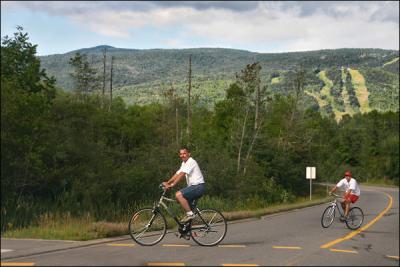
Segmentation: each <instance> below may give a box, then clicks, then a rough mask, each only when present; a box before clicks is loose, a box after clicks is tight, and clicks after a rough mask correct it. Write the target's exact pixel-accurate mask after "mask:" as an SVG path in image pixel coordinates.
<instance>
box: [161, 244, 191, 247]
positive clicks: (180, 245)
mask: <svg viewBox="0 0 400 267" xmlns="http://www.w3.org/2000/svg"><path fill="white" fill-rule="evenodd" d="M162 246H163V247H190V245H183V244H164V245H162Z"/></svg>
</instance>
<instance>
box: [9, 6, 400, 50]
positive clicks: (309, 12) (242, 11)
mask: <svg viewBox="0 0 400 267" xmlns="http://www.w3.org/2000/svg"><path fill="white" fill-rule="evenodd" d="M18 6H23V7H25V8H29V9H31V10H35V11H37V12H47V13H48V14H51V15H56V16H66V17H68V18H70V19H71V20H72V21H73V22H75V23H77V24H78V25H79V26H80V27H86V28H87V29H89V30H90V31H93V32H97V33H99V34H101V35H105V36H110V37H119V38H128V37H130V36H132V35H133V34H134V33H137V31H138V30H140V29H143V28H149V27H150V28H156V29H160V30H161V29H169V30H172V29H176V30H177V31H179V32H178V33H177V34H176V36H180V38H181V39H177V38H178V37H176V36H174V37H173V38H170V39H168V40H165V39H164V40H162V42H164V45H166V46H171V45H174V44H175V45H176V46H182V45H183V44H188V43H193V42H191V39H197V40H201V41H202V42H203V43H208V44H211V45H210V46H220V47H221V46H226V47H227V46H232V47H235V46H238V47H246V46H252V47H255V46H257V47H262V46H263V45H265V46H267V47H270V46H271V44H273V47H277V48H276V50H275V51H269V52H284V51H304V50H316V49H326V48H342V47H371V48H374V47H375V48H385V49H398V48H399V2H398V1H387V2H370V1H337V2H317V1H310V2H307V1H306V2H293V1H291V2H286V1H282V2H279V1H266V2H250V3H248V4H246V2H219V1H216V2H213V1H211V2H195V1H194V2H190V1H189V2H185V1H184V2H179V1H172V2H154V3H153V2H130V1H128V2H111V1H110V2H109V1H104V2H102V1H100V2H90V1H88V2H76V1H73V2H62V1H61V2H59V1H55V2H45V1H36V2H35V1H34V2H29V1H26V2H20V3H17V2H10V4H7V5H4V4H3V2H2V8H3V7H7V8H17V7H18ZM155 34H156V33H155ZM139 38H140V37H139ZM184 38H185V39H184ZM212 44H216V45H212ZM160 45H162V44H155V46H160ZM279 46H280V47H279Z"/></svg>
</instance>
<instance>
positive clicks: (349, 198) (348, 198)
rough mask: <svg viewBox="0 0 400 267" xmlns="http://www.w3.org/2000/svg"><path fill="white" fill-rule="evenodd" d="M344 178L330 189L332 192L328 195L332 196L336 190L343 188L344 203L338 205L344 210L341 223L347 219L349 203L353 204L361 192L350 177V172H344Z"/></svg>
mask: <svg viewBox="0 0 400 267" xmlns="http://www.w3.org/2000/svg"><path fill="white" fill-rule="evenodd" d="M344 176H345V177H344V178H343V179H342V180H340V181H339V182H338V183H337V184H336V186H334V187H333V188H332V190H331V191H330V192H329V194H332V193H333V192H335V191H336V189H338V188H341V187H344V191H345V193H344V201H343V202H341V203H340V204H341V205H342V208H343V210H344V218H341V220H342V221H344V220H346V219H347V215H348V213H349V207H350V203H355V202H356V201H357V200H358V198H359V197H360V194H361V191H360V188H359V186H358V184H357V181H356V179H354V178H352V177H351V172H350V171H346V172H345V173H344Z"/></svg>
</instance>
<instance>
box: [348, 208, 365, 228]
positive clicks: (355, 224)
mask: <svg viewBox="0 0 400 267" xmlns="http://www.w3.org/2000/svg"><path fill="white" fill-rule="evenodd" d="M363 221H364V213H363V212H362V210H361V209H360V208H359V207H353V208H351V209H350V210H349V214H348V216H347V220H346V225H347V227H348V228H350V229H351V230H356V229H358V228H360V226H361V224H362V223H363Z"/></svg>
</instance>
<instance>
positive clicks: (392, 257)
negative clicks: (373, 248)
mask: <svg viewBox="0 0 400 267" xmlns="http://www.w3.org/2000/svg"><path fill="white" fill-rule="evenodd" d="M386 257H388V258H391V259H395V260H398V259H399V256H390V255H386Z"/></svg>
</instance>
